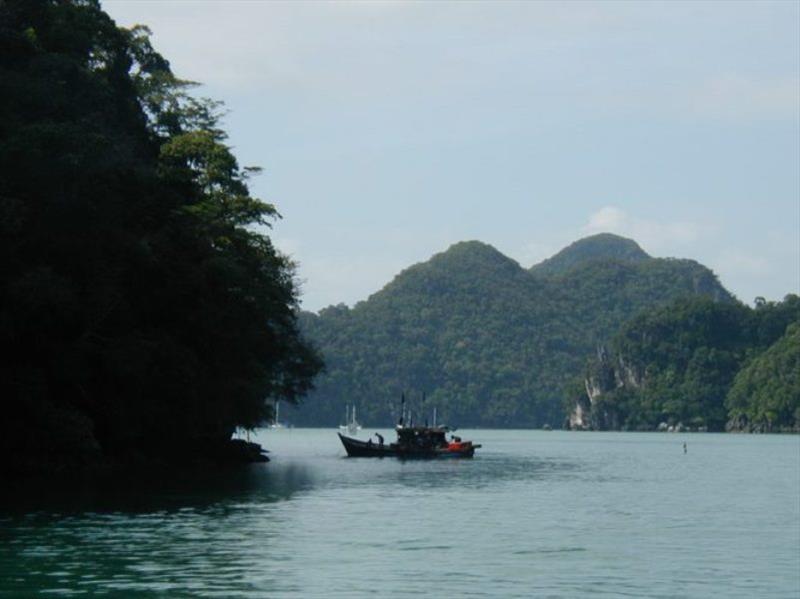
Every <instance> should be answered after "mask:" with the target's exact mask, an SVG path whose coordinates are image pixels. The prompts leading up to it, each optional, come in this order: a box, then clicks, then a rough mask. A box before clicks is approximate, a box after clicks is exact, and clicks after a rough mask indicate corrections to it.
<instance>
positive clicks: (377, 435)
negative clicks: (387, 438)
mask: <svg viewBox="0 0 800 599" xmlns="http://www.w3.org/2000/svg"><path fill="white" fill-rule="evenodd" d="M375 436H376V437H378V445H380V446H381V447H383V435H382V434H380V433H377V432H376V433H375Z"/></svg>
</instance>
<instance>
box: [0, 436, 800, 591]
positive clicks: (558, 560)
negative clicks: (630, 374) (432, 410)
mask: <svg viewBox="0 0 800 599" xmlns="http://www.w3.org/2000/svg"><path fill="white" fill-rule="evenodd" d="M369 432H372V431H371V430H370V431H369ZM384 434H385V435H389V433H388V432H384ZM461 434H462V436H464V437H465V438H472V439H474V440H475V441H476V442H480V443H483V445H484V447H483V449H481V450H479V452H478V455H477V457H476V458H475V459H474V460H449V461H410V462H400V461H396V460H393V459H384V460H378V459H360V460H359V459H347V458H344V457H342V456H343V455H344V452H343V450H342V448H341V446H340V445H339V441H338V439H337V438H336V434H335V431H332V430H283V431H263V432H261V433H260V434H259V435H258V440H259V441H260V442H262V443H263V444H264V445H265V446H267V447H269V448H270V450H271V451H272V457H273V461H272V462H271V463H270V464H267V465H258V466H252V467H247V468H243V469H240V470H237V471H235V472H229V473H227V474H222V473H219V472H214V471H206V472H199V473H198V472H194V473H173V474H171V475H169V476H168V477H163V475H162V476H160V477H159V476H156V475H154V476H153V477H152V479H151V480H142V479H139V478H135V479H134V478H131V479H129V480H121V481H117V482H116V484H114V485H106V486H105V487H104V488H102V489H98V488H94V487H92V486H91V485H82V486H81V487H80V488H79V489H78V490H77V491H72V492H70V493H69V494H66V493H65V492H64V489H63V488H62V485H60V484H59V485H52V487H49V488H48V487H45V488H43V489H41V490H40V491H39V492H38V493H36V494H35V495H33V496H31V497H29V498H27V499H26V500H25V502H24V504H22V505H21V504H20V501H19V500H17V501H16V505H14V502H12V505H11V506H10V507H5V508H3V511H2V512H0V597H32V596H81V595H84V596H106V597H190V596H198V597H270V598H271V597H401V596H432V597H436V596H448V597H458V596H466V597H584V596H587V595H592V596H593V597H697V598H706V597H720V598H736V597H742V598H745V597H746V598H752V597H785V598H793V599H796V598H797V597H799V596H800V438H798V437H797V436H756V435H750V436H746V435H711V434H705V435H672V434H635V433H620V434H617V433H567V432H540V431H462V433H461ZM684 442H686V443H687V447H688V453H686V454H684V452H683V447H682V445H683V443H684ZM159 478H163V480H158V479H159Z"/></svg>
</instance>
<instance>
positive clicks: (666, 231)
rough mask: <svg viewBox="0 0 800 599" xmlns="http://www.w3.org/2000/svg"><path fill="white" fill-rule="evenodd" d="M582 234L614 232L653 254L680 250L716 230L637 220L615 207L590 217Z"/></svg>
mask: <svg viewBox="0 0 800 599" xmlns="http://www.w3.org/2000/svg"><path fill="white" fill-rule="evenodd" d="M582 233H583V234H584V235H593V234H595V233H616V234H618V235H622V236H625V237H631V238H632V239H634V240H635V241H637V242H638V243H640V244H641V245H642V246H644V247H645V248H646V249H648V250H651V251H654V252H656V253H664V252H671V251H676V250H679V251H683V250H684V249H685V248H687V247H690V246H692V245H693V244H695V243H696V242H697V241H699V240H700V239H701V238H702V237H705V236H709V235H713V234H714V233H715V227H714V226H713V225H709V224H706V223H699V222H692V221H681V220H675V221H667V220H656V219H647V218H641V217H636V216H633V215H631V214H628V213H627V212H625V211H624V210H622V209H621V208H618V207H617V206H604V207H602V208H600V209H599V210H598V211H597V212H595V213H593V214H592V215H590V216H589V222H588V223H587V224H586V225H585V226H584V227H583V228H582Z"/></svg>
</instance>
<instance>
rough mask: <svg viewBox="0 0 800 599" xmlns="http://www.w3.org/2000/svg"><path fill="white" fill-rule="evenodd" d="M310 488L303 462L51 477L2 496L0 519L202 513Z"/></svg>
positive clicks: (309, 473)
mask: <svg viewBox="0 0 800 599" xmlns="http://www.w3.org/2000/svg"><path fill="white" fill-rule="evenodd" d="M312 486H313V476H312V471H311V470H310V469H309V468H308V467H307V466H305V465H303V464H302V463H294V464H289V465H285V466H283V467H279V468H272V467H270V466H269V465H265V464H253V465H249V466H241V467H237V468H233V469H227V470H226V469H209V470H200V469H196V468H195V469H187V470H172V469H170V470H167V469H162V470H153V471H149V472H136V473H129V474H116V475H113V476H104V477H99V478H87V479H82V480H69V479H58V478H51V479H48V480H37V481H30V482H26V483H22V484H19V485H17V486H16V487H15V488H14V491H13V493H5V494H4V495H3V497H2V502H1V503H0V510H1V511H0V514H5V515H9V516H13V515H14V514H21V513H31V512H43V513H50V514H54V515H61V514H70V513H80V512H87V511H88V512H116V511H119V512H131V513H147V512H157V511H164V510H167V511H169V510H176V509H181V508H194V509H203V508H207V507H210V506H216V505H219V504H227V503H234V504H235V503H241V502H254V501H255V502H259V503H263V502H267V503H269V502H273V501H281V500H286V499H289V498H291V497H292V495H294V494H295V493H297V492H299V491H303V490H307V489H309V488H311V487H312Z"/></svg>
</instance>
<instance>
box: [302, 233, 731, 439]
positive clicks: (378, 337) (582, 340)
mask: <svg viewBox="0 0 800 599" xmlns="http://www.w3.org/2000/svg"><path fill="white" fill-rule="evenodd" d="M575 248H577V250H578V251H574V250H575ZM636 250H638V251H636ZM565 255H566V256H568V259H564V260H562V259H560V258H559V259H558V260H556V259H555V258H554V259H553V261H551V262H550V264H556V265H557V267H553V268H549V269H539V272H535V273H532V272H530V271H529V270H526V269H524V268H523V267H521V266H520V265H519V264H517V263H516V262H515V261H514V260H512V259H510V258H508V257H506V256H504V255H503V254H502V253H500V252H499V251H497V250H496V249H495V248H493V247H491V246H489V245H486V244H484V243H481V242H478V241H469V242H462V243H457V244H455V245H453V246H452V247H450V248H449V249H448V250H447V251H445V252H442V253H440V254H437V255H435V256H433V257H432V258H431V259H430V260H428V261H427V262H424V263H421V264H416V265H414V266H412V267H410V268H408V269H406V270H404V271H403V272H401V273H400V274H399V275H398V276H397V277H395V279H394V280H393V281H392V282H391V283H389V284H388V285H387V286H386V287H385V288H384V289H382V290H381V291H379V292H378V293H376V294H374V295H372V296H371V297H370V298H369V299H368V300H367V301H364V302H360V303H359V304H357V305H356V306H355V307H354V308H352V309H351V308H348V307H346V306H344V305H340V306H331V307H329V308H326V309H324V310H322V311H321V312H320V313H319V314H312V313H303V314H302V315H301V327H302V328H303V330H304V332H305V333H306V335H307V336H308V337H309V338H310V339H311V340H312V341H313V342H314V343H315V344H316V346H317V347H318V349H319V350H320V351H321V352H322V354H323V357H324V359H325V362H326V366H327V372H326V373H325V374H324V375H322V376H320V377H319V378H318V379H317V381H316V383H317V390H316V391H315V392H314V393H313V394H312V395H311V396H310V397H309V398H308V399H307V400H306V401H305V402H304V405H303V406H302V409H300V410H299V411H296V412H293V413H292V414H291V415H290V418H291V419H292V420H293V421H294V423H295V424H298V425H325V426H328V425H333V424H336V423H337V422H340V421H341V420H342V419H343V415H344V406H345V404H347V403H350V404H355V405H356V406H357V407H358V413H359V416H360V420H361V421H363V422H366V423H369V424H370V425H373V426H378V425H387V424H391V423H392V422H393V420H394V418H395V416H396V411H397V403H398V400H399V398H400V394H401V392H403V391H405V392H406V394H407V396H410V397H411V399H412V401H413V402H414V404H413V405H414V406H415V410H416V412H417V415H418V417H419V418H424V415H425V414H428V413H430V411H431V410H432V409H433V407H434V406H435V407H436V408H437V409H438V413H439V414H440V415H441V418H442V419H444V420H445V421H446V422H448V423H450V424H453V425H459V426H467V425H472V426H499V427H514V426H540V425H543V424H551V425H554V426H555V425H559V424H560V423H561V421H562V419H563V408H562V405H561V400H562V396H563V388H564V386H565V385H566V384H568V383H569V381H571V380H573V379H574V377H575V375H576V373H580V372H582V371H583V367H584V364H585V362H586V358H587V357H588V356H589V355H590V354H592V353H593V352H594V350H595V348H596V346H597V345H598V344H600V343H603V342H605V341H606V340H607V339H608V338H610V337H611V335H613V334H614V333H615V332H616V331H617V330H618V329H619V327H620V325H621V324H622V323H623V322H624V321H625V320H626V319H628V318H630V317H631V316H632V315H633V314H634V313H635V312H637V311H638V310H640V309H642V308H645V307H650V306H656V305H660V304H663V303H665V302H668V301H670V300H672V299H675V298H677V297H682V296H687V295H697V294H702V295H706V296H708V297H710V298H712V299H714V300H722V301H731V300H732V299H733V298H732V297H731V295H730V294H729V293H728V292H727V291H726V290H725V289H724V288H723V287H722V286H721V285H720V284H719V282H718V281H717V279H716V277H715V276H714V274H713V273H712V272H711V271H710V270H708V269H707V268H705V267H703V266H702V265H700V264H698V263H696V262H693V261H691V260H675V259H661V258H651V257H649V256H647V254H645V253H644V252H643V251H642V250H641V249H639V248H638V245H636V243H635V242H633V241H631V240H628V239H623V238H620V237H616V236H612V235H601V236H596V237H593V238H588V239H586V240H583V241H582V242H579V243H578V244H573V246H571V247H570V248H568V250H565V252H562V253H561V254H559V255H558V256H561V257H562V258H563V257H564V256H565ZM548 270H549V271H551V272H548ZM423 392H425V393H426V402H425V405H424V406H423V405H420V403H421V395H422V393H423Z"/></svg>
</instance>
